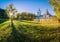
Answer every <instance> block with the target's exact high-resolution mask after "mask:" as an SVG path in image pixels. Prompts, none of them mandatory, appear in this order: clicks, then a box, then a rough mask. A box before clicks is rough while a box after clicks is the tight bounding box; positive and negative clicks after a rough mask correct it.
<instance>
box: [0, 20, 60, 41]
mask: <svg viewBox="0 0 60 42" xmlns="http://www.w3.org/2000/svg"><path fill="white" fill-rule="evenodd" d="M0 42H60V26H56V27H55V26H48V25H47V26H43V25H41V24H40V23H35V22H32V21H18V20H14V21H13V22H12V23H11V21H10V20H8V21H3V22H1V24H0Z"/></svg>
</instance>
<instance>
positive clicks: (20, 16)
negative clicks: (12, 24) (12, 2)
mask: <svg viewBox="0 0 60 42" xmlns="http://www.w3.org/2000/svg"><path fill="white" fill-rule="evenodd" d="M16 19H22V20H34V19H35V14H33V13H28V12H22V13H18V14H16Z"/></svg>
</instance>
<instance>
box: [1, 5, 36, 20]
mask: <svg viewBox="0 0 60 42" xmlns="http://www.w3.org/2000/svg"><path fill="white" fill-rule="evenodd" d="M0 18H4V19H5V18H7V19H11V20H13V19H21V20H34V19H35V14H33V13H29V12H22V13H18V12H17V9H16V8H15V7H14V5H13V4H10V5H9V6H7V8H6V9H5V10H4V9H0Z"/></svg>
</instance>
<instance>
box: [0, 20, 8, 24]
mask: <svg viewBox="0 0 60 42" xmlns="http://www.w3.org/2000/svg"><path fill="white" fill-rule="evenodd" d="M7 20H8V19H0V24H1V23H3V22H5V21H7Z"/></svg>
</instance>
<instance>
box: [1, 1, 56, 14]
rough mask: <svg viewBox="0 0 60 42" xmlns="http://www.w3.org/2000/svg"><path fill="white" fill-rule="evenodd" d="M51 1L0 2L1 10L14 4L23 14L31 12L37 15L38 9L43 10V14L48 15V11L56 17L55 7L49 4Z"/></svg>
mask: <svg viewBox="0 0 60 42" xmlns="http://www.w3.org/2000/svg"><path fill="white" fill-rule="evenodd" d="M48 2H49V0H0V8H2V9H6V7H7V6H8V5H9V4H11V3H13V4H14V7H15V8H16V9H17V10H18V12H19V13H21V12H30V13H35V14H37V11H38V9H40V10H41V14H44V13H46V9H48V11H49V12H50V13H51V14H52V15H55V12H54V11H53V7H52V6H51V5H50V4H49V3H48Z"/></svg>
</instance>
